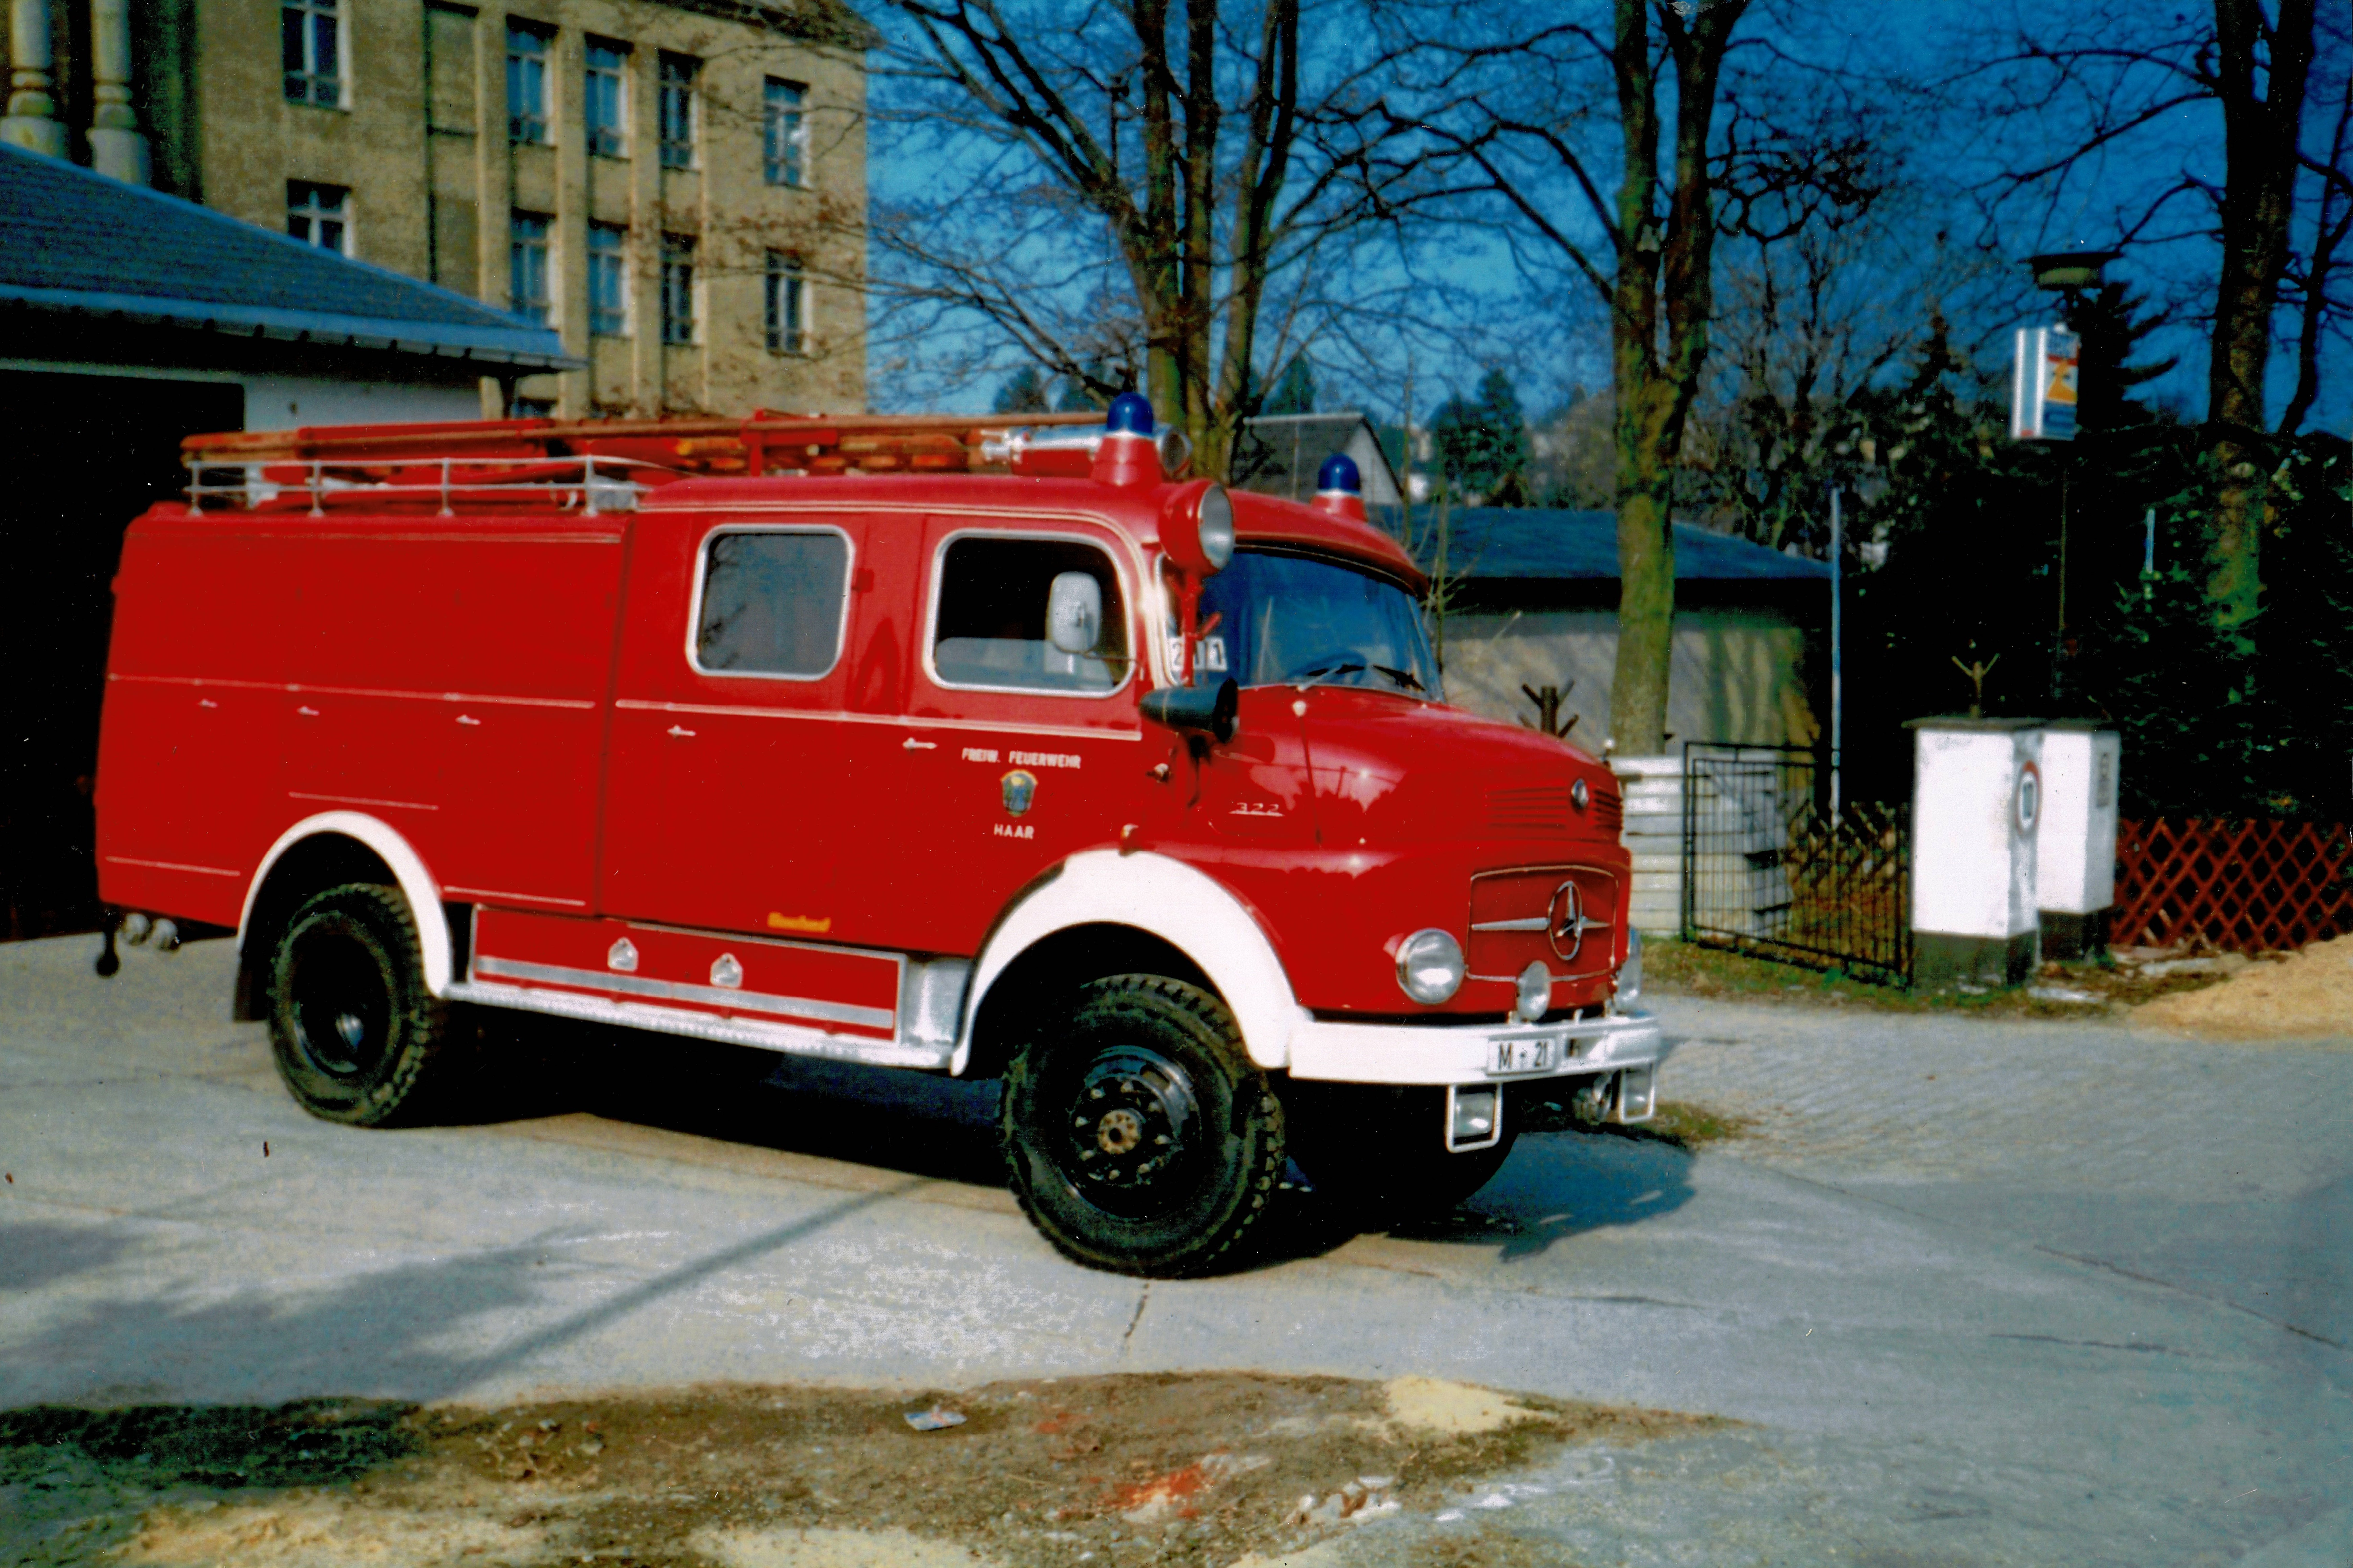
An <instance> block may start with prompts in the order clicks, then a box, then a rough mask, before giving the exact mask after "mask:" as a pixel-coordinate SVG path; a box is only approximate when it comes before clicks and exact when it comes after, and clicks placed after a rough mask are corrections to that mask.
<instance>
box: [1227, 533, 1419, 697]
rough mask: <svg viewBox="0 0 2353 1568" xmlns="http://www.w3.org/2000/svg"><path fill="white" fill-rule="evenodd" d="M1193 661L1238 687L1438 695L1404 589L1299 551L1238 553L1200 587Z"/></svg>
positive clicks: (1416, 614)
mask: <svg viewBox="0 0 2353 1568" xmlns="http://www.w3.org/2000/svg"><path fill="white" fill-rule="evenodd" d="M1201 627H1202V637H1201V642H1200V650H1199V656H1198V658H1197V659H1196V661H1195V662H1196V665H1197V666H1198V668H1199V670H1200V671H1201V673H1202V674H1203V675H1205V676H1211V677H1214V676H1216V675H1219V674H1221V673H1222V674H1226V675H1230V676H1232V677H1233V678H1234V679H1236V680H1239V681H1240V682H1241V683H1242V684H1243V685H1244V686H1285V685H1300V684H1304V683H1307V682H1311V681H1314V682H1330V683H1335V684H1338V685H1343V686H1371V687H1377V688H1379V689H1384V690H1390V691H1403V692H1407V693H1409V694H1410V695H1412V696H1415V697H1422V698H1427V699H1429V700H1430V701H1432V702H1437V701H1441V700H1443V697H1442V695H1441V693H1440V689H1439V680H1438V661H1437V660H1436V659H1434V658H1431V657H1430V640H1429V638H1427V637H1424V636H1423V635H1422V629H1421V611H1420V608H1419V605H1416V604H1415V603H1414V601H1413V596H1412V595H1410V594H1408V593H1407V592H1406V591H1405V590H1404V589H1403V588H1400V587H1398V585H1397V584H1395V583H1392V582H1390V581H1389V580H1388V579H1387V578H1383V577H1376V576H1374V575H1373V574H1370V573H1368V572H1359V571H1356V570H1355V569H1354V568H1351V567H1347V566H1342V565H1338V564H1336V563H1333V562H1329V561H1314V560H1309V559H1308V558H1306V557H1304V556H1299V555H1271V554H1267V553H1265V552H1260V551H1255V550H1244V551H1240V552H1236V554H1235V556H1234V558H1233V561H1232V562H1231V563H1229V565H1228V566H1227V567H1226V569H1225V570H1224V571H1222V572H1220V573H1219V574H1217V575H1216V576H1214V577H1212V578H1210V579H1209V580H1208V583H1207V584H1205V585H1204V586H1203V588H1202V591H1201Z"/></svg>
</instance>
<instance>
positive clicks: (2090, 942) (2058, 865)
mask: <svg viewBox="0 0 2353 1568" xmlns="http://www.w3.org/2000/svg"><path fill="white" fill-rule="evenodd" d="M2123 767H2124V738H2123V737H2122V736H2121V735H2119V734H2117V733H2116V731H2114V730H2104V729H2102V728H2101V727H2100V726H2099V724H2098V723H2097V721H2093V720H2087V719H2061V720H2056V721H2052V723H2050V724H2046V725H2045V726H2043V730H2042V825H2041V826H2039V827H2038V828H2037V829H2036V830H2035V847H2034V885H2035V903H2036V905H2037V906H2038V908H2039V909H2040V910H2041V913H2042V955H2043V956H2044V957H2045V958H2082V957H2084V956H2086V955H2087V954H2091V953H2096V952H2102V951H2104V950H2105V948H2106V947H2107V945H2108V910H2109V907H2110V906H2111V905H2113V904H2114V903H2115V902H2116V786H2117V784H2118V782H2119V780H2120V778H2121V777H2122V770H2123Z"/></svg>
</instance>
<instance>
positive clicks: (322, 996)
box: [269, 882, 449, 1127]
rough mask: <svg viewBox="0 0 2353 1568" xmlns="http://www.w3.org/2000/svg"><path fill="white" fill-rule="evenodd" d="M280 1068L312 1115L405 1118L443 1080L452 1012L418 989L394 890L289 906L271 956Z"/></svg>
mask: <svg viewBox="0 0 2353 1568" xmlns="http://www.w3.org/2000/svg"><path fill="white" fill-rule="evenodd" d="M269 982H270V984H269V993H270V1008H269V1041H270V1046H271V1047H272V1050H273V1052H274V1054H275V1055H276V1057H277V1058H278V1076H279V1077H280V1078H281V1079H285V1081H286V1088H287V1089H288V1090H289V1091H290V1093H291V1094H292V1095H293V1096H294V1099H295V1101H296V1103H298V1104H300V1105H301V1107H302V1109H303V1110H307V1111H309V1112H310V1113H311V1115H313V1116H316V1117H320V1118H322V1119H323V1120H325V1121H341V1122H345V1123H348V1124H350V1125H353V1126H359V1127H378V1126H384V1125H386V1124H389V1123H393V1122H396V1121H417V1120H419V1119H420V1118H421V1116H422V1114H423V1112H424V1111H425V1110H427V1100H428V1099H429V1097H430V1096H431V1094H432V1092H433V1091H435V1090H437V1089H440V1088H441V1087H442V1081H441V1080H442V1079H444V1078H446V1077H447V1076H448V1062H447V1061H446V1060H445V1059H444V1058H445V1057H446V1055H447V1052H446V1049H445V1047H446V1046H447V1044H448V1035H449V1014H448V1008H447V1007H445V1006H444V1005H442V1004H441V1003H440V1002H439V1001H438V999H436V998H435V997H434V996H433V994H431V993H430V992H428V991H427V989H426V987H425V964H424V949H423V944H422V943H421V942H419V941H418V940H417V922H416V921H415V919H414V918H413V917H412V916H411V915H410V913H409V910H408V901H407V900H406V899H404V898H403V897H402V896H401V895H400V893H399V891H398V889H393V888H386V887H380V886H377V885H376V884H374V883H368V882H347V883H344V884H343V886H341V887H336V888H329V889H327V890H326V891H324V892H322V893H318V894H315V895H313V896H312V897H311V899H309V900H307V901H305V902H304V903H303V905H302V906H301V908H300V909H298V910H295V911H294V918H293V919H292V920H290V921H288V922H287V924H286V931H285V934H284V935H282V936H281V937H280V938H279V941H278V947H277V950H276V952H274V953H273V954H272V955H271V960H270V971H269Z"/></svg>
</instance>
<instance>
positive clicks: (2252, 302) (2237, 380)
mask: <svg viewBox="0 0 2353 1568" xmlns="http://www.w3.org/2000/svg"><path fill="white" fill-rule="evenodd" d="M2313 5H2314V0H2280V7H2279V20H2278V22H2277V23H2276V24H2275V25H2274V26H2273V27H2272V28H2271V35H2272V36H2271V40H2270V45H2271V47H2270V48H2269V50H2268V51H2267V53H2268V58H2267V60H2266V61H2265V66H2266V71H2265V75H2266V77H2267V81H2266V84H2265V85H2266V88H2267V90H2266V91H2265V92H2264V93H2263V95H2262V96H2261V97H2258V96H2257V94H2256V91H2255V74H2256V69H2257V61H2256V51H2257V48H2258V47H2259V45H2261V44H2262V42H2263V32H2264V24H2263V6H2262V4H2261V0H2214V30H2215V37H2216V40H2217V42H2218V43H2219V45H2220V49H2219V62H2218V75H2219V77H2220V79H2221V100H2222V123H2223V139H2224V160H2225V174H2224V181H2223V189H2222V201H2221V229H2222V236H2221V237H2222V271H2221V279H2220V281H2219V284H2218V286H2217V288H2216V289H2215V295H2214V331H2213V337H2212V356H2211V363H2210V366H2209V369H2208V373H2207V392H2206V430H2207V446H2208V450H2209V451H2211V453H2212V455H2213V458H2214V464H2215V468H2216V470H2217V481H2216V491H2215V498H2214V511H2213V522H2212V530H2211V541H2210V545H2209V552H2208V563H2209V564H2210V565H2211V567H2212V574H2211V575H2210V576H2209V577H2208V579H2207V584H2206V593H2207V597H2208V599H2209V601H2210V602H2211V605H2212V606H2213V612H2214V618H2215V622H2216V624H2217V625H2219V626H2224V627H2232V626H2240V625H2242V624H2244V623H2245V622H2246V621H2247V620H2249V619H2250V618H2252V617H2253V615H2254V614H2255V611H2256V610H2257V608H2259V607H2260V596H2261V594H2262V591H2263V582H2262V572H2261V545H2262V538H2263V477H2262V465H2261V462H2260V461H2259V458H2260V452H2259V449H2258V447H2257V443H2258V442H2259V441H2260V440H2261V438H2262V437H2263V435H2264V434H2265V432H2266V431H2267V430H2268V428H2269V426H2268V425H2267V424H2266V423H2265V420H2264V416H2263V412H2264V411H2263V378H2264V374H2265V373H2266V372H2267V371H2268V370H2269V368H2270V364H2271V348H2272V312H2273V310H2274V307H2275V306H2276V304H2277V303H2278V300H2279V282H2280V274H2281V272H2282V271H2283V270H2284V268H2285V267H2286V265H2287V253H2288V221H2289V218H2290V216H2291V206H2292V203H2293V199H2294V195H2295V168H2296V163H2295V153H2296V137H2297V133H2298V132H2299V131H2300V130H2301V128H2302V125H2303V120H2304V93H2305V84H2306V78H2307V77H2308V76H2309V74H2310V72H2311V68H2312V30H2313Z"/></svg>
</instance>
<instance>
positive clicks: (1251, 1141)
mask: <svg viewBox="0 0 2353 1568" xmlns="http://www.w3.org/2000/svg"><path fill="white" fill-rule="evenodd" d="M999 1132H1000V1135H1001V1138H1002V1141H1003V1145H1004V1150H1005V1159H1006V1164H1007V1167H1008V1173H1009V1176H1010V1179H1011V1182H1012V1186H1013V1191H1014V1194H1015V1195H1016V1196H1017V1197H1018V1198H1019V1199H1020V1201H1021V1206H1022V1209H1023V1211H1024V1212H1025V1213H1027V1214H1028V1215H1029V1218H1030V1221H1031V1223H1033V1224H1034V1225H1036V1226H1037V1227H1038V1229H1039V1231H1040V1232H1042V1233H1043V1234H1044V1236H1045V1237H1046V1239H1047V1240H1049V1241H1050V1242H1052V1243H1053V1244H1054V1246H1055V1247H1058V1248H1060V1250H1061V1251H1062V1252H1063V1253H1064V1254H1065V1255H1066V1256H1068V1257H1070V1258H1074V1259H1076V1260H1077V1261H1079V1262H1081V1263H1084V1264H1088V1265H1091V1266H1092V1267H1094V1268H1109V1269H1113V1270H1116V1271H1118V1272H1120V1273H1124V1274H1153V1275H1182V1274H1195V1273H1199V1272H1201V1271H1203V1270H1205V1269H1207V1268H1211V1267H1214V1266H1216V1265H1217V1264H1219V1263H1220V1262H1223V1261H1228V1260H1230V1259H1231V1258H1233V1257H1234V1256H1235V1255H1236V1254H1237V1252H1238V1249H1239V1247H1240V1243H1241V1240H1242V1237H1243V1236H1244V1235H1245V1234H1246V1233H1247V1232H1248V1231H1249V1230H1250V1226H1253V1225H1254V1224H1256V1223H1257V1221H1258V1219H1259V1217H1260V1216H1261V1215H1262V1214H1264V1213H1265V1211H1266V1208H1267V1205H1268V1204H1269V1202H1270V1201H1271V1199H1272V1197H1273V1194H1274V1191H1275V1184H1276V1180H1277V1178H1278V1177H1279V1176H1280V1175H1281V1173H1282V1161H1283V1120H1282V1102H1281V1101H1280V1100H1276V1099H1275V1096H1274V1091H1273V1089H1272V1088H1271V1086H1270V1085H1269V1083H1268V1082H1267V1079H1266V1075H1265V1074H1263V1073H1261V1071H1259V1070H1258V1069H1257V1068H1254V1067H1252V1066H1251V1065H1250V1058H1249V1056H1248V1054H1247V1053H1246V1052H1245V1051H1244V1049H1243V1047H1242V1040H1241V1034H1240V1030H1239V1029H1238V1028H1237V1027H1236V1026H1235V1025H1234V1020H1233V1015H1232V1014H1230V1013H1229V1012H1228V1011H1227V1010H1226V1007H1225V1005H1224V1004H1223V1003H1221V1002H1219V1000H1218V999H1217V998H1216V997H1215V996H1212V995H1211V994H1208V992H1206V991H1203V990H1201V989H1200V988H1199V987H1198V986H1194V985H1188V984H1185V983H1184V982H1182V981H1176V980H1168V979H1165V978H1162V977H1160V976H1157V975H1148V974H1121V975H1113V976H1112V977H1111V978H1109V979H1105V980H1098V981H1095V982H1093V983H1092V984H1089V985H1086V986H1084V987H1082V989H1081V990H1080V992H1079V994H1078V996H1077V999H1076V1000H1075V1002H1074V1003H1073V1004H1072V1005H1071V1006H1070V1007H1069V1008H1068V1009H1066V1010H1065V1011H1063V1012H1062V1013H1061V1014H1060V1016H1058V1017H1056V1018H1054V1019H1052V1020H1051V1021H1050V1023H1049V1024H1048V1025H1047V1026H1045V1027H1044V1028H1042V1029H1041V1030H1040V1031H1039V1035H1038V1036H1037V1037H1035V1038H1034V1039H1033V1040H1032V1041H1031V1042H1030V1043H1029V1044H1028V1045H1026V1046H1024V1047H1021V1049H1020V1050H1018V1052H1016V1053H1015V1055H1014V1058H1013V1062H1012V1065H1011V1067H1010V1068H1008V1071H1007V1073H1006V1076H1005V1090H1004V1099H1003V1101H1002V1104H1001V1109H1000V1111H999Z"/></svg>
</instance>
